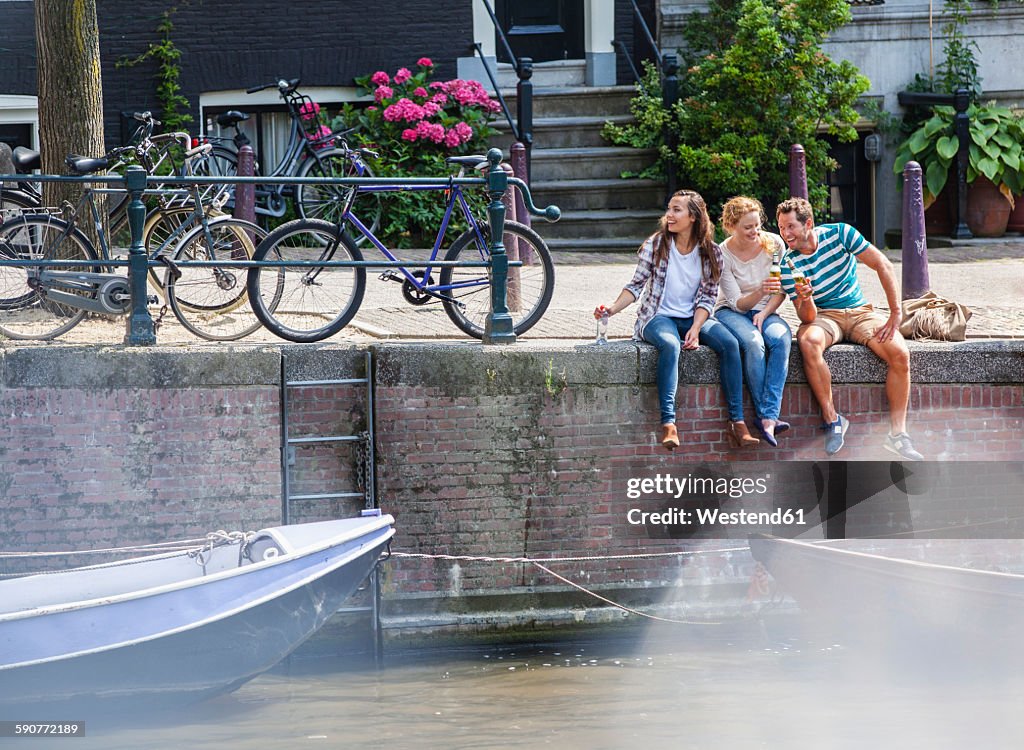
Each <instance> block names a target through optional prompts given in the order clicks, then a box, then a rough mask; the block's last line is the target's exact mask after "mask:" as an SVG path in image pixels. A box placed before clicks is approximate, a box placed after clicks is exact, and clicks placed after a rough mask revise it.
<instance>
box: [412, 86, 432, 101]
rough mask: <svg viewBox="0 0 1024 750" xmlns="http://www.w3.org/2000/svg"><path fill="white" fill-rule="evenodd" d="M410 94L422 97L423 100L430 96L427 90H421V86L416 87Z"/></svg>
mask: <svg viewBox="0 0 1024 750" xmlns="http://www.w3.org/2000/svg"><path fill="white" fill-rule="evenodd" d="M412 94H413V96H422V97H423V98H424V99H426V98H427V97H428V96H430V94H429V93H428V92H427V90H426V89H425V88H423V87H422V86H417V87H416V90H415V91H413V92H412Z"/></svg>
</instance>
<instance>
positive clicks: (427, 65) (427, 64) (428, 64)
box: [416, 57, 434, 68]
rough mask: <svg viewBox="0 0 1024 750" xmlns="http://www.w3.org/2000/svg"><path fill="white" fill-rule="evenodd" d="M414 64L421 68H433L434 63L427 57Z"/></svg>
mask: <svg viewBox="0 0 1024 750" xmlns="http://www.w3.org/2000/svg"><path fill="white" fill-rule="evenodd" d="M416 64H417V65H419V66H420V67H421V68H432V67H434V61H433V60H431V59H430V58H429V57H421V58H420V59H419V60H417V61H416Z"/></svg>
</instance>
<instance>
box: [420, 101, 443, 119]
mask: <svg viewBox="0 0 1024 750" xmlns="http://www.w3.org/2000/svg"><path fill="white" fill-rule="evenodd" d="M440 111H441V105H440V104H438V103H437V102H435V101H429V102H424V104H423V112H424V114H425V115H426V116H427V117H433V116H434V115H436V114H437V113H438V112H440Z"/></svg>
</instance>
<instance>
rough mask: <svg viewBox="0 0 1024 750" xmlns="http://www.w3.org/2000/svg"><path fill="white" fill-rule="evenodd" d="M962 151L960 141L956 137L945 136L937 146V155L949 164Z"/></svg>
mask: <svg viewBox="0 0 1024 750" xmlns="http://www.w3.org/2000/svg"><path fill="white" fill-rule="evenodd" d="M959 150H960V140H959V139H958V138H957V137H956V136H952V135H944V136H942V137H941V138H939V140H938V142H937V143H936V144H935V153H937V154H938V155H939V156H941V157H942V158H943V159H945V160H946V163H947V164H948V163H949V162H950V160H952V159H953V157H955V156H956V152H957V151H959Z"/></svg>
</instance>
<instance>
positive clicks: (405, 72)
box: [395, 68, 412, 84]
mask: <svg viewBox="0 0 1024 750" xmlns="http://www.w3.org/2000/svg"><path fill="white" fill-rule="evenodd" d="M410 78H412V71H411V70H409V69H408V68H399V69H398V72H397V73H395V83H398V84H402V83H405V82H406V81H408V80H409V79H410Z"/></svg>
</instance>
